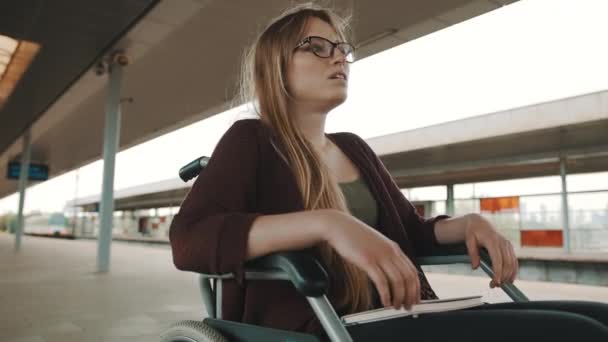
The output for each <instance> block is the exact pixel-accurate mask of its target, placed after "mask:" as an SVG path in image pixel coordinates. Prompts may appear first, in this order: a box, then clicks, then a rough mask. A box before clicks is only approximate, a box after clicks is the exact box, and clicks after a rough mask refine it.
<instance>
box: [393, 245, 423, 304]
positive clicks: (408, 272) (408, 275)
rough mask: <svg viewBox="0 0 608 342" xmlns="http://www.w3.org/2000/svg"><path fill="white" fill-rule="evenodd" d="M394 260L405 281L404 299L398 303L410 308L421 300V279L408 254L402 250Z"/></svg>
mask: <svg viewBox="0 0 608 342" xmlns="http://www.w3.org/2000/svg"><path fill="white" fill-rule="evenodd" d="M393 262H394V263H395V266H396V268H397V269H398V270H399V271H400V273H401V279H402V282H403V291H404V293H403V299H402V300H401V301H400V302H399V303H398V304H399V307H401V306H405V307H406V308H407V309H409V308H411V306H412V305H413V304H416V303H418V302H419V301H420V280H419V278H418V271H417V270H416V268H415V267H414V265H412V263H411V261H410V260H409V259H408V258H407V256H405V254H403V253H402V252H400V251H399V253H398V255H397V256H396V257H395V258H393Z"/></svg>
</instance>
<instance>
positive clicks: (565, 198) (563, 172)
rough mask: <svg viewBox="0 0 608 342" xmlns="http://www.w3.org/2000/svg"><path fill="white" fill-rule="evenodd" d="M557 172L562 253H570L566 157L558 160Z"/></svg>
mask: <svg viewBox="0 0 608 342" xmlns="http://www.w3.org/2000/svg"><path fill="white" fill-rule="evenodd" d="M559 171H560V175H561V178H562V222H563V225H564V230H563V232H564V252H566V253H570V212H569V211H570V210H569V206H568V186H567V183H566V157H561V158H560V161H559Z"/></svg>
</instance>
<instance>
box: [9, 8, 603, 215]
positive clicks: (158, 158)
mask: <svg viewBox="0 0 608 342" xmlns="http://www.w3.org/2000/svg"><path fill="white" fill-rule="evenodd" d="M606 13H608V1H606V0H522V1H519V2H516V3H514V4H511V5H508V6H505V7H503V8H500V9H498V10H495V11H492V12H490V13H486V14H484V15H481V16H478V17H476V18H473V19H470V20H468V21H465V22H463V23H460V24H457V25H453V26H451V27H448V28H446V29H443V30H440V31H437V32H435V33H432V34H430V35H427V36H424V37H421V38H419V39H416V40H414V41H411V42H408V43H406V44H403V45H400V46H397V47H394V48H392V49H389V50H387V51H384V52H382V53H379V54H376V55H374V56H371V57H368V58H365V59H363V60H361V61H358V62H355V63H354V64H352V66H351V73H350V79H349V96H348V99H347V101H346V102H345V103H344V104H342V105H341V106H340V107H338V108H336V109H335V110H334V111H332V112H331V113H330V114H329V116H328V118H327V122H326V131H327V132H328V133H331V132H336V131H350V132H354V133H356V134H358V135H359V136H361V137H362V138H364V139H368V138H372V137H375V136H381V135H386V134H391V133H395V132H401V131H406V130H411V129H416V128H421V127H426V126H430V125H436V124H439V123H444V122H448V121H454V120H459V119H463V118H468V117H472V116H477V115H483V114H488V113H492V112H496V111H501V110H506V109H511V108H516V107H521V106H526V105H530V104H534V103H540V102H545V101H551V100H556V99H561V98H565V97H571V96H576V95H580V94H585V93H591V92H595V91H600V90H606V89H608V64H607V63H606V61H608V44H606V37H608V20H606ZM242 117H243V116H242V110H241V109H240V108H237V109H233V110H230V111H228V112H225V113H221V114H218V115H215V116H213V117H211V118H208V119H206V120H203V121H200V122H197V123H194V124H192V125H190V126H187V127H184V128H182V129H179V130H176V131H174V132H171V133H168V134H166V135H163V136H161V137H158V138H155V139H153V140H150V141H148V142H146V143H143V144H141V145H138V146H135V147H132V148H129V149H127V150H125V151H122V152H120V153H119V154H118V155H117V159H116V177H115V189H117V190H119V189H124V188H128V187H132V186H136V185H141V184H147V183H151V182H156V181H160V180H165V179H169V178H175V177H176V176H177V170H178V169H179V167H181V166H182V165H184V164H185V163H187V162H189V161H191V160H193V159H194V158H196V157H199V156H201V155H210V154H211V152H212V151H213V148H214V147H215V144H216V143H217V141H218V140H219V138H220V137H221V136H222V134H223V133H224V132H225V131H226V130H227V129H228V127H229V126H230V125H231V124H232V123H233V122H234V121H235V120H237V119H239V118H242ZM193 141H195V142H197V143H195V144H193V143H192V142H193ZM101 179H102V161H101V160H98V161H96V162H94V163H91V164H89V165H86V166H84V167H81V168H80V169H78V170H75V171H71V172H68V173H65V174H63V175H61V176H58V177H55V178H53V179H51V180H49V181H46V182H43V183H40V184H36V185H33V186H31V187H30V188H28V192H27V195H26V201H25V203H26V204H25V212H26V213H27V212H30V211H33V210H41V211H45V212H51V211H62V210H63V209H64V206H65V202H66V201H68V200H72V199H74V198H75V197H86V196H90V195H94V194H98V193H100V192H101ZM556 179H557V181H556ZM607 179H608V172H604V173H597V174H593V175H576V176H570V177H569V184H570V188H569V189H570V190H571V189H587V190H589V189H597V185H598V184H602V181H601V180H604V181H603V183H604V184H608V182H606V180H607ZM530 184H535V191H546V192H558V191H559V189H560V188H559V186H560V183H559V177H544V178H542V179H531V180H517V181H507V182H490V183H487V184H479V185H477V186H476V187H475V189H477V190H476V192H475V195H476V196H483V195H487V196H492V195H496V194H498V195H501V194H503V193H512V192H516V194H517V193H521V192H525V191H526V189H529V188H530ZM470 188H471V185H460V186H458V187H456V189H455V192H456V197H459V196H464V197H466V196H470V195H471V194H472V193H471V190H470ZM483 189H485V190H483ZM416 190H417V191H411V192H410V195H412V198H411V199H413V200H415V199H419V198H425V199H433V198H435V197H437V198H445V197H444V196H445V195H444V192H445V187H432V188H424V189H416ZM17 205H18V196H17V194H13V195H11V196H8V197H5V198H3V199H0V214H3V213H6V212H9V211H10V212H16V211H17ZM604 206H605V205H604Z"/></svg>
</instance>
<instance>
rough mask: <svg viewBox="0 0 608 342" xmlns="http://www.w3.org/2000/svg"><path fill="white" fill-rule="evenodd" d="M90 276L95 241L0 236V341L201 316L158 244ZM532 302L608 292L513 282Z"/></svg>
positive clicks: (478, 286)
mask: <svg viewBox="0 0 608 342" xmlns="http://www.w3.org/2000/svg"><path fill="white" fill-rule="evenodd" d="M111 255H112V261H111V271H110V273H107V274H98V273H96V272H95V269H96V258H97V243H96V241H93V240H63V239H52V238H41V237H29V236H25V237H23V241H22V249H21V251H20V252H19V253H18V254H16V253H15V252H14V237H13V236H12V235H8V234H5V233H0V341H1V342H56V341H62V342H72V341H78V342H89V341H91V342H116V341H130V342H133V341H136V342H137V341H157V340H158V334H159V332H160V331H162V330H163V329H164V328H165V327H166V326H167V325H168V324H170V323H171V322H174V321H177V320H182V319H197V318H201V317H203V315H204V310H203V306H202V303H201V300H200V295H199V292H198V287H197V276H196V275H195V274H193V273H188V272H180V271H177V270H176V269H175V268H174V266H173V264H172V261H171V252H170V250H169V247H168V246H166V245H140V244H134V243H125V242H116V241H115V242H113V244H112V253H111ZM428 276H429V279H430V281H431V284H432V285H433V287H434V288H435V289H436V291H437V292H438V294H439V296H440V297H451V296H460V295H471V294H483V295H485V299H486V300H488V301H490V302H500V301H508V298H507V297H506V296H505V295H504V294H502V293H501V292H500V291H498V290H490V289H489V288H488V280H487V279H485V278H480V277H470V276H459V275H446V274H429V275H428ZM517 285H518V286H519V287H520V288H521V289H522V290H523V291H524V292H525V293H526V294H527V295H528V296H529V297H530V298H532V299H583V300H595V301H603V302H608V287H596V286H584V285H572V284H556V283H544V282H529V281H519V282H517Z"/></svg>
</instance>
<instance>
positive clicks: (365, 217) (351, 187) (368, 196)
mask: <svg viewBox="0 0 608 342" xmlns="http://www.w3.org/2000/svg"><path fill="white" fill-rule="evenodd" d="M339 184H340V188H342V193H343V194H344V197H345V198H346V203H347V205H348V209H349V210H350V212H351V214H352V215H353V216H354V217H356V218H358V219H359V220H361V221H363V222H365V223H366V224H367V225H368V226H370V227H377V223H378V206H377V203H376V200H375V199H374V196H373V195H372V193H371V191H370V190H369V188H368V187H367V185H366V184H365V182H364V181H363V180H362V179H361V178H358V179H356V180H354V181H352V182H345V183H339Z"/></svg>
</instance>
